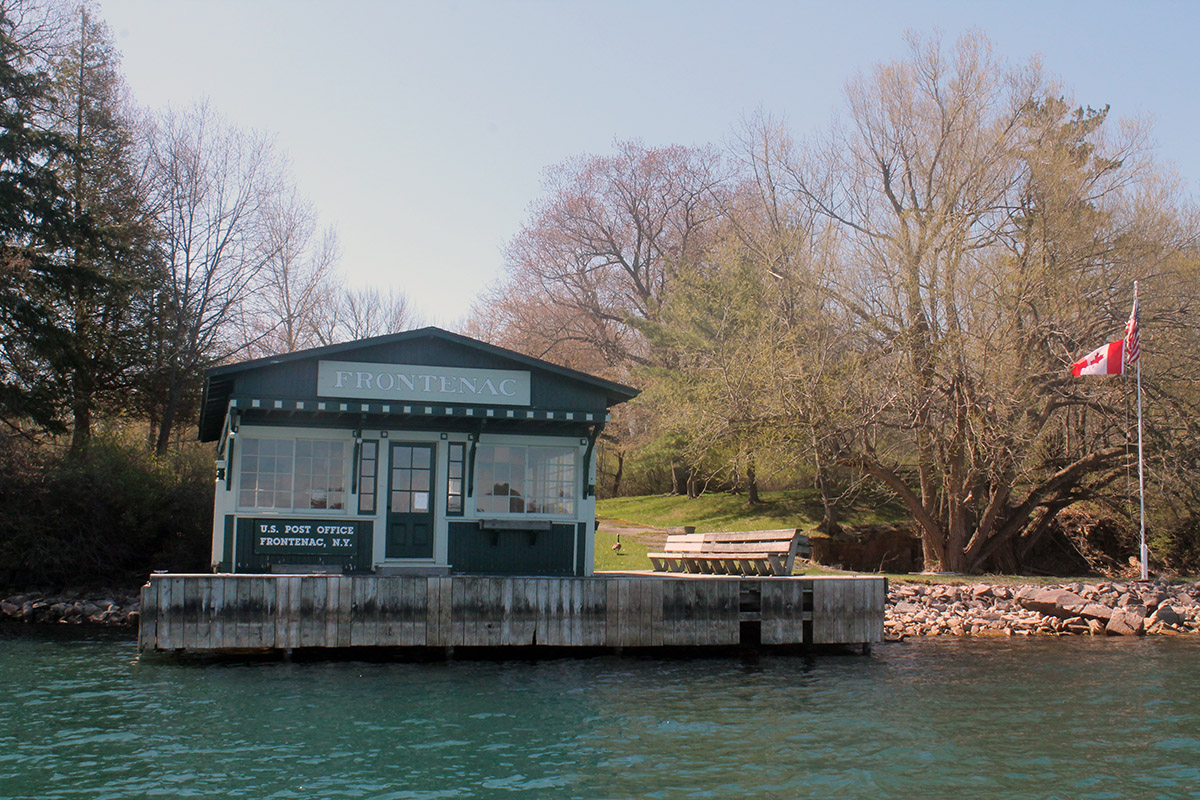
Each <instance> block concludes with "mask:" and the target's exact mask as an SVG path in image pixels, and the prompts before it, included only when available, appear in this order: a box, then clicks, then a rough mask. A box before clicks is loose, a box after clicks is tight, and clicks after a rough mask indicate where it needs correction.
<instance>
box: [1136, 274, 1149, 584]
mask: <svg viewBox="0 0 1200 800" xmlns="http://www.w3.org/2000/svg"><path fill="white" fill-rule="evenodd" d="M1137 295H1138V285H1137V281H1134V282H1133V307H1134V309H1135V311H1136V309H1137ZM1139 350H1140V348H1139ZM1138 356H1139V357H1138V359H1137V361H1136V362H1134V363H1136V364H1137V412H1138V504H1139V506H1140V508H1141V562H1142V580H1148V579H1149V577H1150V573H1149V568H1148V562H1149V561H1150V553H1149V551H1148V550H1146V479H1145V471H1144V468H1143V461H1142V359H1141V357H1140V356H1141V353H1140V352H1139V353H1138Z"/></svg>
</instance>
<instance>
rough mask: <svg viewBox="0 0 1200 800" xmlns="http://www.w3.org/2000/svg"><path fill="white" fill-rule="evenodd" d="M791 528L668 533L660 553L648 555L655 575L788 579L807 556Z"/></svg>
mask: <svg viewBox="0 0 1200 800" xmlns="http://www.w3.org/2000/svg"><path fill="white" fill-rule="evenodd" d="M811 552H812V551H811V549H810V548H809V545H808V537H807V536H805V535H804V534H802V533H800V531H799V530H797V529H795V528H784V529H782V530H775V531H724V532H719V533H668V534H667V543H666V545H665V546H664V547H663V552H661V553H650V554H649V556H650V561H651V563H652V564H654V571H655V572H690V573H695V574H705V575H791V574H792V565H793V564H794V563H795V561H796V556H801V557H803V558H808V557H809V556H810V554H811Z"/></svg>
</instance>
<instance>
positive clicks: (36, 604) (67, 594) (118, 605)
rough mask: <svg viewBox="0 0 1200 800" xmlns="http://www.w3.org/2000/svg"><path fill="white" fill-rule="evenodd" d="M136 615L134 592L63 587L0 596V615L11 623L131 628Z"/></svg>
mask: <svg viewBox="0 0 1200 800" xmlns="http://www.w3.org/2000/svg"><path fill="white" fill-rule="evenodd" d="M140 616H141V599H140V597H139V595H138V593H137V592H134V593H130V592H128V591H120V590H117V591H114V590H95V591H76V590H70V589H65V590H62V591H59V592H49V591H30V592H23V593H21V594H15V595H11V596H9V597H5V598H3V599H0V617H2V618H4V619H9V620H13V621H15V622H25V623H34V624H54V623H58V624H66V625H101V626H113V627H135V626H136V625H137V624H138V619H139V617H140Z"/></svg>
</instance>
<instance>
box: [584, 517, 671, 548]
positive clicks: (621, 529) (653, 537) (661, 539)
mask: <svg viewBox="0 0 1200 800" xmlns="http://www.w3.org/2000/svg"><path fill="white" fill-rule="evenodd" d="M599 523H600V524H599V526H598V527H597V528H596V530H597V531H599V532H600V533H612V534H620V535H621V537H622V538H624V539H626V540H627V541H635V542H637V543H638V544H641V545H645V546H646V547H649V548H661V547H662V546H663V545H664V544H666V542H667V532H666V531H665V530H663V529H662V528H653V527H649V526H647V525H637V524H635V523H633V522H626V521H625V520H620V519H602V520H600V521H599Z"/></svg>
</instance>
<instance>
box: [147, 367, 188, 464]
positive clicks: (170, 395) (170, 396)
mask: <svg viewBox="0 0 1200 800" xmlns="http://www.w3.org/2000/svg"><path fill="white" fill-rule="evenodd" d="M179 384H180V380H179V377H178V376H177V375H174V374H172V375H171V379H170V383H169V385H168V387H167V401H166V403H164V404H163V409H162V414H161V416H160V417H159V428H158V441H157V442H156V443H155V446H154V452H155V453H156V454H158V455H160V456H165V455H166V454H167V448H168V447H169V446H170V444H171V433H172V431H173V429H174V428H175V417H176V415H177V413H178V411H179V403H180V398H181V397H182V395H183V389H182V387H181V386H180V385H179Z"/></svg>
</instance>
